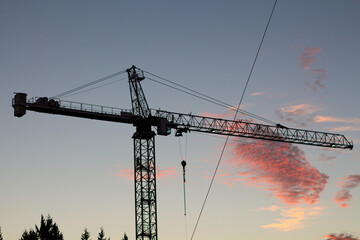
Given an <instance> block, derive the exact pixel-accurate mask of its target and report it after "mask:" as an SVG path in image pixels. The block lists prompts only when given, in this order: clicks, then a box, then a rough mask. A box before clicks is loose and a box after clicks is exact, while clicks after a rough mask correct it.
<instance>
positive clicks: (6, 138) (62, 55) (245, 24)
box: [0, 0, 360, 240]
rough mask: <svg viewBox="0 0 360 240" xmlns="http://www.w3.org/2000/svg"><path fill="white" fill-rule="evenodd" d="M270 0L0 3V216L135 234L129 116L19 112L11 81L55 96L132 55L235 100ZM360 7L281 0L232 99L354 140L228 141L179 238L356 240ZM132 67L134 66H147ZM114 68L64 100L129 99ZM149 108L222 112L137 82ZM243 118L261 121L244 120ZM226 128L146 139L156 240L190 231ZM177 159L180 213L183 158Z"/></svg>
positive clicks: (12, 223) (69, 235)
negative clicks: (343, 144)
mask: <svg viewBox="0 0 360 240" xmlns="http://www.w3.org/2000/svg"><path fill="white" fill-rule="evenodd" d="M272 6H273V1H269V0H258V1H249V0H247V1H245V0H242V1H225V2H219V1H211V0H210V1H202V0H200V1H151V2H149V1H112V0H109V1H94V0H88V1H84V0H79V1H68V0H65V1H45V0H32V1H24V0H23V1H21V0H15V1H10V0H0V32H1V34H0V53H1V54H0V83H1V85H0V86H1V87H0V100H1V101H0V109H1V114H0V121H1V125H0V132H1V134H0V152H1V158H0V163H1V167H0V213H1V214H0V227H1V232H2V234H3V237H4V239H19V238H20V237H21V235H22V233H23V231H24V230H25V229H27V230H29V229H30V228H34V226H35V224H39V223H40V218H41V214H43V215H48V214H50V215H51V217H52V218H53V219H54V221H55V222H56V223H57V224H58V226H59V228H60V230H61V231H62V233H63V235H64V238H65V239H80V236H81V233H82V232H83V230H84V228H87V229H88V230H89V232H90V234H91V237H92V239H96V237H97V234H98V233H99V231H100V227H103V228H104V231H105V234H106V236H108V237H111V239H121V237H122V235H123V234H124V232H126V234H127V235H128V236H129V238H130V239H134V234H135V220H134V183H133V180H132V177H131V174H132V168H133V145H132V144H133V143H132V139H131V137H132V134H133V133H134V131H135V129H134V127H133V126H131V125H128V124H117V123H111V122H101V121H95V120H94V121H92V120H87V119H79V118H72V117H65V116H56V115H47V114H41V113H35V112H27V114H26V115H25V116H23V117H22V118H16V117H14V116H13V108H12V106H11V100H12V98H13V96H14V94H13V93H14V92H25V93H27V94H28V97H29V98H30V97H36V96H38V97H41V96H48V97H51V96H55V95H57V94H59V93H62V92H65V91H67V90H69V89H72V88H75V87H78V86H80V85H82V84H85V83H88V82H91V81H94V80H96V79H99V78H102V77H104V76H107V75H110V74H112V73H115V72H118V71H121V70H124V69H127V68H129V67H131V66H132V65H136V66H137V67H139V68H141V69H143V70H145V71H147V72H150V73H153V74H156V75H158V76H161V77H163V78H166V79H169V80H171V81H173V82H175V83H177V84H180V85H183V86H186V87H188V88H191V89H193V90H196V91H198V92H201V93H204V94H206V95H209V96H211V97H214V98H217V99H219V100H221V101H223V102H226V103H229V104H232V105H236V104H238V103H239V100H240V97H241V94H242V93H243V91H244V87H245V83H246V80H247V78H248V75H249V72H250V69H251V65H252V63H253V60H254V57H255V54H256V51H257V49H258V46H259V43H260V40H261V37H262V34H263V32H264V29H265V26H266V23H267V21H268V18H269V15H270V12H271V9H272ZM359 8H360V2H359V1H356V0H342V1H340V0H319V1H310V0H301V1H300V0H292V1H281V0H279V1H278V3H277V6H276V9H275V11H274V15H273V17H272V20H271V23H270V26H269V29H268V32H267V34H266V37H265V39H264V43H263V45H262V48H261V51H260V54H259V57H258V59H257V62H256V65H255V68H254V71H253V74H252V76H251V78H250V81H249V85H248V87H247V89H246V91H245V95H244V98H243V101H242V105H241V108H242V109H244V110H246V111H249V112H251V113H253V114H256V115H258V116H261V117H264V118H266V119H270V120H272V121H274V122H276V123H280V124H282V125H285V126H287V127H292V128H301V129H311V130H318V131H324V132H334V133H341V134H344V135H345V136H346V137H347V139H349V140H351V141H353V143H354V149H353V150H352V151H350V150H337V149H327V148H319V147H314V146H306V145H295V144H292V145H289V144H284V143H269V142H264V141H259V140H258V141H255V140H249V139H240V138H237V139H233V138H231V139H230V140H229V143H228V144H227V146H226V150H225V153H224V156H223V158H222V160H221V163H220V166H219V170H218V172H217V175H216V178H215V181H214V184H213V186H212V188H211V192H210V194H209V198H208V200H207V203H206V205H205V208H204V211H203V214H202V216H201V218H200V221H199V224H198V226H197V229H196V231H195V233H194V237H193V239H209V240H212V239H234V238H235V239H249V240H260V239H265V238H266V239H268V240H288V239H292V240H303V239H308V240H310V239H311V240H321V239H359V238H360V230H359V229H360V228H359V226H360V225H359V224H360V216H359V212H360V161H359V160H360V150H359V147H358V146H359V143H360V111H359V107H358V106H359V103H360V95H359V89H360V81H359V77H360V67H359V56H360V45H359V44H358V39H359V38H360V29H359V27H358V25H359V22H360V15H359V14H358V9H359ZM145 76H146V75H145ZM125 77H126V76H125V75H122V76H119V77H117V78H115V79H114V80H120V81H117V82H115V83H113V84H110V85H107V86H104V87H102V88H98V89H94V90H92V91H87V92H84V93H81V94H76V95H73V96H71V97H68V98H64V100H71V101H77V102H84V103H93V104H98V105H104V106H112V107H119V108H126V109H130V108H131V102H130V94H129V87H128V83H127V81H126V79H125ZM142 86H143V89H144V92H145V95H146V98H147V101H148V103H149V106H150V107H151V108H154V109H159V108H160V109H163V110H167V111H174V112H179V113H192V114H198V115H200V114H201V115H207V116H210V115H211V116H217V117H225V118H229V119H232V118H233V116H234V115H233V114H234V113H233V112H231V111H229V109H225V108H223V107H220V106H218V105H214V104H211V103H209V102H206V101H203V100H201V99H198V98H194V97H192V96H190V95H187V94H185V93H183V92H179V91H176V90H174V89H172V88H168V87H165V86H163V85H160V84H158V83H156V82H153V81H150V80H149V79H145V80H144V81H142ZM238 117H239V118H241V119H246V120H249V121H254V122H258V123H263V122H259V121H258V120H256V119H252V118H251V117H249V116H244V115H239V116H238ZM224 142H225V138H224V137H222V136H218V135H206V134H199V133H193V132H192V133H188V134H186V135H185V136H184V137H182V138H177V137H175V136H174V133H172V135H171V136H167V137H164V136H157V137H156V162H157V167H158V169H157V172H158V180H157V202H158V231H159V232H158V236H159V239H174V240H182V239H190V236H191V234H192V233H193V230H194V226H195V222H196V220H197V218H198V216H199V212H200V209H201V206H202V204H203V201H204V198H205V195H206V191H207V189H208V187H209V184H210V180H211V176H212V175H213V172H214V170H215V166H216V163H217V162H218V160H219V157H220V154H221V149H222V147H223V145H224ZM183 159H186V161H187V167H186V179H187V183H186V198H187V201H186V203H187V206H186V207H187V215H186V217H185V216H184V206H183V185H182V169H181V164H180V163H181V161H182V160H183Z"/></svg>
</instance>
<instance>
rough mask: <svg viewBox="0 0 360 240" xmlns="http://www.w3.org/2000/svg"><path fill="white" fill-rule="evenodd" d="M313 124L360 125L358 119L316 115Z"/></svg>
mask: <svg viewBox="0 0 360 240" xmlns="http://www.w3.org/2000/svg"><path fill="white" fill-rule="evenodd" d="M314 121H315V122H343V123H355V124H360V118H339V117H332V116H321V115H317V116H315V117H314Z"/></svg>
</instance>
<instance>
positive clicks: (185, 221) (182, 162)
mask: <svg viewBox="0 0 360 240" xmlns="http://www.w3.org/2000/svg"><path fill="white" fill-rule="evenodd" d="M179 149H180V157H181V160H182V161H181V166H182V169H183V190H184V223H185V236H186V240H187V239H188V231H187V229H188V226H187V216H186V189H185V183H186V179H185V167H186V161H185V159H186V158H187V134H186V140H185V157H184V158H183V155H182V152H183V151H182V148H181V142H180V138H179Z"/></svg>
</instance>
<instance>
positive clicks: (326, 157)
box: [319, 153, 336, 162]
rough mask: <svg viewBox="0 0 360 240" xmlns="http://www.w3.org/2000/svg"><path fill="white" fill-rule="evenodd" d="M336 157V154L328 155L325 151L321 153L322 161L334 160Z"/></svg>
mask: <svg viewBox="0 0 360 240" xmlns="http://www.w3.org/2000/svg"><path fill="white" fill-rule="evenodd" d="M335 158H336V156H327V155H326V154H325V153H321V154H320V157H319V159H320V161H322V162H329V161H331V160H334V159H335Z"/></svg>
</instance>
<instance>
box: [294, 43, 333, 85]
mask: <svg viewBox="0 0 360 240" xmlns="http://www.w3.org/2000/svg"><path fill="white" fill-rule="evenodd" d="M321 50H322V49H321V48H319V47H318V48H305V49H304V52H303V53H302V54H301V55H300V56H299V61H300V66H301V67H302V68H303V69H304V70H306V71H307V72H308V73H309V74H311V75H312V76H314V78H315V79H314V81H313V82H311V83H309V82H307V83H306V85H307V86H308V87H309V88H310V89H311V90H312V91H314V92H316V91H317V89H319V88H324V87H325V85H324V80H326V79H327V75H326V72H327V71H326V70H325V69H311V67H312V65H313V64H314V63H316V61H317V58H316V55H317V54H318V53H319V52H320V51H321Z"/></svg>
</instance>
